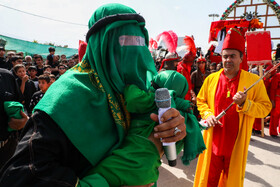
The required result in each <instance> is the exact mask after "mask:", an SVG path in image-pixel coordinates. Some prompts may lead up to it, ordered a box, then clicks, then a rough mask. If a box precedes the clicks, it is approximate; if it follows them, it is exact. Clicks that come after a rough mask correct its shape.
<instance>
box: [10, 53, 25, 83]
mask: <svg viewBox="0 0 280 187" xmlns="http://www.w3.org/2000/svg"><path fill="white" fill-rule="evenodd" d="M11 62H12V65H13V68H14V67H15V66H16V65H17V64H23V60H22V57H21V56H18V55H15V56H13V57H12V58H11ZM11 71H12V73H13V75H14V77H15V78H18V77H17V75H16V72H15V71H13V70H11Z"/></svg>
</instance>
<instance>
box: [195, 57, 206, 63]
mask: <svg viewBox="0 0 280 187" xmlns="http://www.w3.org/2000/svg"><path fill="white" fill-rule="evenodd" d="M196 62H206V59H205V58H203V57H202V56H200V57H199V58H197V60H196Z"/></svg>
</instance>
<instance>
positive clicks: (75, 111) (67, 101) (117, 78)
mask: <svg viewBox="0 0 280 187" xmlns="http://www.w3.org/2000/svg"><path fill="white" fill-rule="evenodd" d="M116 14H136V13H135V11H134V10H133V9H131V8H129V7H127V6H124V5H121V4H107V5H104V6H101V7H100V8H98V9H97V10H96V11H95V12H94V13H93V15H92V17H91V18H90V20H89V28H91V27H92V25H94V24H95V23H96V22H98V21H99V20H101V19H102V18H104V17H107V16H110V15H116ZM131 38H137V39H139V41H140V42H134V43H129V42H127V41H128V40H129V39H131ZM126 39H127V40H126ZM121 41H122V42H123V43H122V42H121ZM137 41H138V40H137ZM148 44H149V37H148V33H147V31H146V29H145V22H141V21H136V20H115V21H114V22H112V23H108V24H107V25H103V26H102V27H101V28H100V29H99V30H97V31H96V32H94V33H93V34H92V35H91V36H90V37H89V41H88V45H87V49H86V53H85V56H84V58H83V59H82V61H81V62H80V63H79V64H77V65H76V66H75V67H73V68H72V69H70V70H68V71H67V72H66V73H65V74H64V75H62V76H61V77H60V78H59V80H58V81H56V82H55V83H53V84H52V85H51V86H50V88H49V89H48V91H47V92H46V94H45V95H44V97H43V98H42V99H41V100H40V102H39V103H38V104H37V105H36V107H35V108H34V110H35V111H36V110H41V111H44V112H46V113H47V114H48V115H49V116H50V117H51V118H52V119H53V120H54V121H55V122H56V123H57V124H58V126H59V127H60V128H61V129H62V130H63V131H64V133H65V134H66V136H67V137H68V138H69V140H70V141H71V142H72V144H73V145H74V146H75V147H76V148H77V149H78V150H79V151H80V152H81V153H82V154H83V156H84V157H85V158H86V159H87V160H88V161H89V162H90V163H91V164H92V167H93V168H94V167H96V165H97V164H98V163H99V162H100V161H101V160H102V159H104V158H105V157H107V156H108V155H111V154H112V152H113V151H114V150H116V149H118V148H119V147H120V145H121V144H122V142H123V140H124V138H125V136H126V133H127V130H128V128H129V124H130V122H129V119H130V118H129V114H128V112H127V111H126V110H125V108H124V100H123V96H122V95H123V91H124V88H125V85H127V84H131V83H134V84H136V85H137V86H138V87H139V88H141V89H143V90H147V88H148V87H149V85H150V80H151V78H152V77H153V76H154V75H156V74H157V72H156V69H155V66H154V62H153V59H152V57H151V54H150V52H149V49H148ZM143 175H146V173H143ZM147 175H148V174H147ZM124 177H125V176H124ZM77 185H78V186H102V187H103V186H104V187H105V186H108V183H107V182H106V180H105V179H104V178H103V177H102V176H101V174H100V173H96V174H90V175H87V176H85V177H83V178H81V179H77Z"/></svg>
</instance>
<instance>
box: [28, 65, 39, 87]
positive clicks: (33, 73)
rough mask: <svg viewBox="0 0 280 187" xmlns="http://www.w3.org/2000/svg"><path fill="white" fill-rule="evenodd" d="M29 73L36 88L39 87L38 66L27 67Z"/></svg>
mask: <svg viewBox="0 0 280 187" xmlns="http://www.w3.org/2000/svg"><path fill="white" fill-rule="evenodd" d="M27 72H28V75H29V77H30V80H32V81H33V82H34V84H35V86H36V88H38V77H37V76H36V75H37V68H36V66H29V68H28V69H27Z"/></svg>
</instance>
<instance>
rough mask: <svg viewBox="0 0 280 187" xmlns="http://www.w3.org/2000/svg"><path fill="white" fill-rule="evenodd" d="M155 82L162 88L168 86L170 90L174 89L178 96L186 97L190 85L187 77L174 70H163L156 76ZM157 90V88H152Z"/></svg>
mask: <svg viewBox="0 0 280 187" xmlns="http://www.w3.org/2000/svg"><path fill="white" fill-rule="evenodd" d="M153 83H155V84H156V85H157V86H158V87H160V88H167V89H168V90H169V91H174V92H175V93H176V96H177V97H180V98H184V97H185V95H186V94H187V92H188V89H189V85H188V82H187V80H186V78H185V77H184V76H183V75H182V74H180V73H178V72H176V71H173V70H166V71H161V72H160V73H159V74H158V75H157V76H155V77H154V79H153ZM151 89H152V91H153V92H154V91H155V88H154V87H152V88H151Z"/></svg>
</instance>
